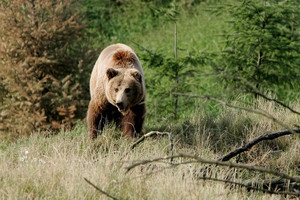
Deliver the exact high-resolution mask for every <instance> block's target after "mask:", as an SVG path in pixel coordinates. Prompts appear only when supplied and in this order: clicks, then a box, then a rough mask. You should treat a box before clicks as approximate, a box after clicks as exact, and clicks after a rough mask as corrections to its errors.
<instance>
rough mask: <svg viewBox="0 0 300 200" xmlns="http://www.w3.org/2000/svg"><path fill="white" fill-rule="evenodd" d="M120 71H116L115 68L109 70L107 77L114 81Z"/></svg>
mask: <svg viewBox="0 0 300 200" xmlns="http://www.w3.org/2000/svg"><path fill="white" fill-rule="evenodd" d="M118 73H119V72H118V71H117V70H114V69H113V68H109V69H108V70H107V71H106V75H107V77H108V80H110V79H112V78H113V77H115V76H117V75H118Z"/></svg>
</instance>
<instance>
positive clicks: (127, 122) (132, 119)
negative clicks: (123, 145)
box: [122, 104, 146, 138]
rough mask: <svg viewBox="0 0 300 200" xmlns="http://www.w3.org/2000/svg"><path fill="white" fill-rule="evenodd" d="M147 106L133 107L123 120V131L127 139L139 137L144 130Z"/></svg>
mask: <svg viewBox="0 0 300 200" xmlns="http://www.w3.org/2000/svg"><path fill="white" fill-rule="evenodd" d="M145 113H146V107H145V104H141V105H137V106H134V107H132V108H131V109H130V110H129V111H128V113H126V115H124V116H123V120H122V131H123V134H124V135H125V136H126V137H131V138H134V137H138V136H139V134H141V132H142V129H143V124H144V120H145Z"/></svg>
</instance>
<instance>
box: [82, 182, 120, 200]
mask: <svg viewBox="0 0 300 200" xmlns="http://www.w3.org/2000/svg"><path fill="white" fill-rule="evenodd" d="M84 180H85V181H86V182H87V183H88V184H90V185H91V186H93V187H94V188H95V189H96V190H98V191H99V192H100V193H102V194H104V195H106V196H107V197H109V198H111V199H114V200H118V198H116V197H114V196H112V195H110V194H109V193H107V192H105V191H104V190H102V189H101V188H99V187H97V186H96V185H95V184H93V183H92V182H91V181H89V180H88V179H86V178H84Z"/></svg>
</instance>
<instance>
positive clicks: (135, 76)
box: [131, 71, 142, 83]
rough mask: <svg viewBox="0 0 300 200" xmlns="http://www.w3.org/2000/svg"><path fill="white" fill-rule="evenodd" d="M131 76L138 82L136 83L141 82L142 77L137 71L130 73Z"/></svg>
mask: <svg viewBox="0 0 300 200" xmlns="http://www.w3.org/2000/svg"><path fill="white" fill-rule="evenodd" d="M131 75H132V76H133V77H134V78H135V79H136V80H137V81H138V82H140V83H141V82H142V75H141V73H140V72H138V71H133V72H131Z"/></svg>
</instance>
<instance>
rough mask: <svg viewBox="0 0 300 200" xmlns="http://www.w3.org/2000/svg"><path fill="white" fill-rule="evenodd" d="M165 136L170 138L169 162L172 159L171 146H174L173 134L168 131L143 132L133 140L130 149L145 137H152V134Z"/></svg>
mask: <svg viewBox="0 0 300 200" xmlns="http://www.w3.org/2000/svg"><path fill="white" fill-rule="evenodd" d="M154 135H156V136H158V135H161V136H165V135H167V136H168V137H169V140H170V158H171V163H172V161H173V157H172V156H173V147H174V143H173V135H172V133H170V132H160V131H150V132H148V133H146V134H144V135H143V136H142V137H140V138H139V139H138V140H137V141H135V142H134V143H133V144H132V145H131V146H130V151H132V150H133V149H134V148H135V147H137V146H138V145H139V144H140V143H141V142H143V141H144V140H145V139H146V138H149V137H152V136H154ZM128 153H129V152H127V153H126V154H125V155H127V154H128Z"/></svg>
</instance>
